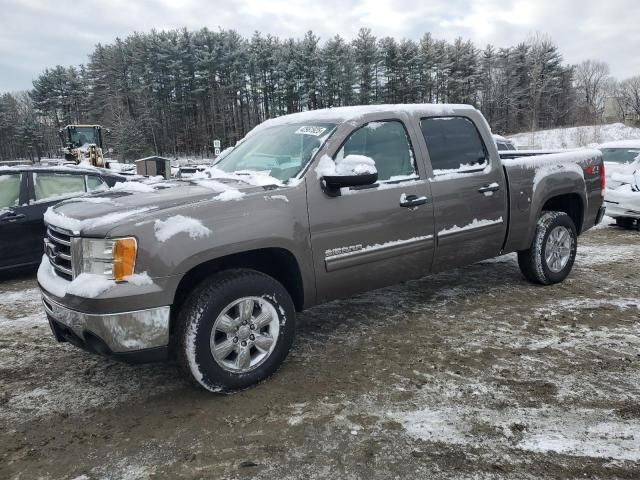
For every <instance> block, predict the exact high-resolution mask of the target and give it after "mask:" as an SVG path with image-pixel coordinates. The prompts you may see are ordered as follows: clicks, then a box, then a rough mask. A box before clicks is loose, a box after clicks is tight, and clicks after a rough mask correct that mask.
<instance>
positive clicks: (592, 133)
mask: <svg viewBox="0 0 640 480" xmlns="http://www.w3.org/2000/svg"><path fill="white" fill-rule="evenodd" d="M509 139H511V140H513V142H514V143H515V144H516V145H518V146H523V145H524V146H532V147H538V148H544V149H549V148H578V147H585V146H592V145H594V144H599V143H603V142H611V141H616V140H628V139H640V128H633V127H627V126H626V125H624V124H622V123H612V124H609V125H592V126H585V127H570V128H555V129H551V130H540V131H538V132H532V133H517V134H515V135H510V136H509ZM621 148H622V147H621Z"/></svg>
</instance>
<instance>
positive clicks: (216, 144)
mask: <svg viewBox="0 0 640 480" xmlns="http://www.w3.org/2000/svg"><path fill="white" fill-rule="evenodd" d="M213 148H215V149H217V150H219V149H220V140H214V141H213ZM218 153H220V152H218ZM216 155H217V154H216Z"/></svg>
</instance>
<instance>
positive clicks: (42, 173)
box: [0, 165, 126, 271]
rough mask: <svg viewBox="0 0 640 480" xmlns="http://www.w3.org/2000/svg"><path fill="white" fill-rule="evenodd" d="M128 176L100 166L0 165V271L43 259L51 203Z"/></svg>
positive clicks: (123, 179) (53, 203)
mask: <svg viewBox="0 0 640 480" xmlns="http://www.w3.org/2000/svg"><path fill="white" fill-rule="evenodd" d="M125 180H126V177H123V176H121V175H117V174H114V173H112V172H110V171H108V170H104V169H98V168H81V167H62V166H31V165H26V166H16V167H0V271H2V270H8V269H14V268H21V267H28V266H32V265H34V266H35V265H37V264H38V263H39V262H40V260H41V258H42V254H43V253H44V246H43V243H42V238H43V237H44V236H45V233H46V232H45V226H44V220H43V216H44V212H46V211H47V208H49V207H50V206H51V205H55V204H56V203H58V202H60V201H61V200H63V199H65V198H71V197H76V196H79V195H84V194H85V193H87V192H93V191H100V190H105V189H107V188H109V187H112V186H113V185H115V184H116V183H117V182H124V181H125Z"/></svg>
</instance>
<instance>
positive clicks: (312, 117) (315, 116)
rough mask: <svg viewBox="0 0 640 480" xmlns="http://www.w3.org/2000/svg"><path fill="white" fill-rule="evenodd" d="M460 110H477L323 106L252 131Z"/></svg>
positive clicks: (430, 106) (450, 106) (428, 105)
mask: <svg viewBox="0 0 640 480" xmlns="http://www.w3.org/2000/svg"><path fill="white" fill-rule="evenodd" d="M460 110H467V111H471V110H475V108H474V107H473V106H471V105H464V104H453V103H451V104H448V103H443V104H435V103H416V104H396V105H393V104H389V105H354V106H350V107H335V108H322V109H318V110H308V111H306V112H298V113H290V114H289V115H282V116H281V117H276V118H272V119H269V120H265V121H264V122H262V123H261V124H260V125H258V126H256V127H255V128H254V129H253V130H251V132H249V133H253V132H255V131H257V130H260V129H262V128H264V127H272V126H275V125H288V124H295V123H304V122H319V121H320V122H328V123H344V122H348V121H353V120H358V119H360V118H362V117H363V116H365V115H368V114H371V113H385V112H398V113H399V112H403V113H414V112H417V113H424V114H425V115H452V114H454V113H456V111H460Z"/></svg>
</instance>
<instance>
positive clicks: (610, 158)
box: [602, 148, 640, 163]
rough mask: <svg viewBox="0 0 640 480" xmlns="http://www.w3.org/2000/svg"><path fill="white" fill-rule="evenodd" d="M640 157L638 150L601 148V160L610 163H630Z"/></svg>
mask: <svg viewBox="0 0 640 480" xmlns="http://www.w3.org/2000/svg"><path fill="white" fill-rule="evenodd" d="M639 156H640V148H603V149H602V159H603V160H604V161H605V162H612V163H631V162H633V161H634V160H635V159H636V158H638V157H639Z"/></svg>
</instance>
